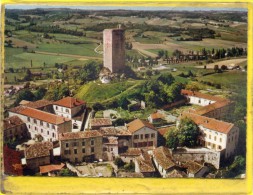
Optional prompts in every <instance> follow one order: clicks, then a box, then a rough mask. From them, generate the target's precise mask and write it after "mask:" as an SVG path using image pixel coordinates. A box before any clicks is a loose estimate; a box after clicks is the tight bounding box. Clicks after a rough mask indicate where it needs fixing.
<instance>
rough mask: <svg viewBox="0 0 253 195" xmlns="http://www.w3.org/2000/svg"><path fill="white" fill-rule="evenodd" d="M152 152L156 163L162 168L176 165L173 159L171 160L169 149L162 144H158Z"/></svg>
mask: <svg viewBox="0 0 253 195" xmlns="http://www.w3.org/2000/svg"><path fill="white" fill-rule="evenodd" d="M153 154H154V158H155V159H156V161H157V163H158V164H159V165H161V166H162V168H163V169H169V168H171V167H174V166H175V165H176V164H175V163H174V161H173V160H172V155H171V153H170V151H169V149H168V148H166V147H164V146H160V147H158V148H156V149H154V152H153Z"/></svg>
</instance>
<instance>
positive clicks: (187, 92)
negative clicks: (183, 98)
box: [181, 89, 226, 101]
mask: <svg viewBox="0 0 253 195" xmlns="http://www.w3.org/2000/svg"><path fill="white" fill-rule="evenodd" d="M181 94H182V95H187V96H195V97H199V98H203V99H207V100H212V101H223V100H226V99H225V98H221V97H217V96H213V95H209V94H205V93H200V92H196V91H190V90H186V89H182V90H181Z"/></svg>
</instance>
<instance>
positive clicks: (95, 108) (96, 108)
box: [92, 102, 104, 111]
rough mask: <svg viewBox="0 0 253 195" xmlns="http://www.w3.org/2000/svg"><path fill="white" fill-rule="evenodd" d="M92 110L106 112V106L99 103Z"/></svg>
mask: <svg viewBox="0 0 253 195" xmlns="http://www.w3.org/2000/svg"><path fill="white" fill-rule="evenodd" d="M92 109H93V110H94V111H99V110H104V106H103V105H102V104H101V103H99V102H97V103H95V104H93V105H92Z"/></svg>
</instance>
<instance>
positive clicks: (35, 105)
mask: <svg viewBox="0 0 253 195" xmlns="http://www.w3.org/2000/svg"><path fill="white" fill-rule="evenodd" d="M52 103H53V102H51V101H48V100H38V101H35V102H29V103H26V104H24V106H27V107H30V108H42V107H45V106H48V105H52Z"/></svg>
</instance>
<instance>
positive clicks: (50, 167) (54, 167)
mask: <svg viewBox="0 0 253 195" xmlns="http://www.w3.org/2000/svg"><path fill="white" fill-rule="evenodd" d="M64 166H65V164H64V163H61V164H60V165H45V166H40V173H41V174H43V173H49V172H51V171H59V170H61V169H62V168H63V167H64Z"/></svg>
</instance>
